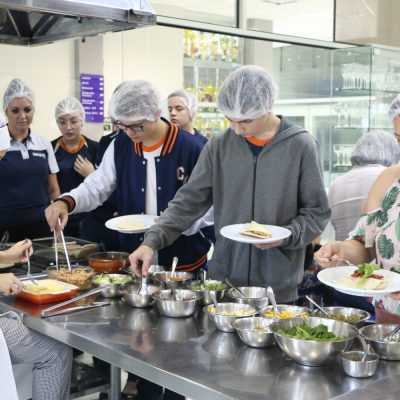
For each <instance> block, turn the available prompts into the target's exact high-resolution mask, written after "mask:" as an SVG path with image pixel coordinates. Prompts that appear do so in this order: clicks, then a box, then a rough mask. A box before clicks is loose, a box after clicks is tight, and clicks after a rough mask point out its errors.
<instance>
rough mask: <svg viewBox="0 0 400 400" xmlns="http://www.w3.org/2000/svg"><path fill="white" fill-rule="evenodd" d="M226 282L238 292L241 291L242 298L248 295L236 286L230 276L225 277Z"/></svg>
mask: <svg viewBox="0 0 400 400" xmlns="http://www.w3.org/2000/svg"><path fill="white" fill-rule="evenodd" d="M225 282H226V283H227V284H228V285H229V286H230V287H231V288H232V289H233V290H234V291H235V292H236V293H239V296H240V297H242V298H245V297H246V296H245V295H244V293H243V292H242V291H241V290H240V289H239V288H238V287H237V286H235V285H234V284H233V283H232V282H231V281H230V280H229V279H228V278H225Z"/></svg>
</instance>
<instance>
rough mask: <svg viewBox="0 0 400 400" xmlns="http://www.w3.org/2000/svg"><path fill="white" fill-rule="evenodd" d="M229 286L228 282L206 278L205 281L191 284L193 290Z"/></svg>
mask: <svg viewBox="0 0 400 400" xmlns="http://www.w3.org/2000/svg"><path fill="white" fill-rule="evenodd" d="M227 287H228V285H227V284H226V283H223V282H221V281H216V280H211V279H209V280H206V281H204V282H195V283H192V284H191V285H190V289H192V290H208V291H210V290H224V289H226V288H227Z"/></svg>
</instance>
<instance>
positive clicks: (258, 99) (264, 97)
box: [217, 65, 278, 119]
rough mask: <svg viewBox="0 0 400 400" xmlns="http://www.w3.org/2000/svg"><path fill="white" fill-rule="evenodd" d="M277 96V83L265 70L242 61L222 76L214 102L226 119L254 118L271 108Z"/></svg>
mask: <svg viewBox="0 0 400 400" xmlns="http://www.w3.org/2000/svg"><path fill="white" fill-rule="evenodd" d="M277 96H278V87H277V86H276V84H275V82H274V80H273V79H272V77H271V76H270V74H269V73H268V71H267V70H265V69H264V68H261V67H257V66H255V65H245V66H243V67H240V68H238V69H236V70H235V71H233V72H231V73H230V74H229V75H228V76H227V77H226V79H225V80H224V82H223V84H222V86H221V88H220V89H219V92H218V95H217V106H218V108H219V111H220V112H221V113H222V114H224V115H225V116H227V117H228V118H230V119H255V118H259V117H261V116H262V115H265V114H267V113H268V112H270V111H271V110H272V106H273V105H274V102H275V99H276V98H277Z"/></svg>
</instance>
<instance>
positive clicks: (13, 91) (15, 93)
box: [3, 79, 35, 112]
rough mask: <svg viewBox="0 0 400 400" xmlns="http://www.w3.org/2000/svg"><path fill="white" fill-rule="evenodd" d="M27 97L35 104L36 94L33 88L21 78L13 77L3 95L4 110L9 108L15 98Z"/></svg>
mask: <svg viewBox="0 0 400 400" xmlns="http://www.w3.org/2000/svg"><path fill="white" fill-rule="evenodd" d="M20 97H25V98H26V99H28V100H29V101H30V102H31V103H32V105H33V106H34V105H35V95H34V93H33V92H32V90H31V89H30V88H29V87H28V86H27V85H25V83H24V82H22V81H21V80H20V79H13V80H12V81H11V82H10V83H9V84H8V86H7V89H6V91H5V92H4V97H3V111H4V112H5V111H6V110H7V107H8V105H9V104H10V102H11V101H13V100H14V99H17V98H20Z"/></svg>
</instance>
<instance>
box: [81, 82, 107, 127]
mask: <svg viewBox="0 0 400 400" xmlns="http://www.w3.org/2000/svg"><path fill="white" fill-rule="evenodd" d="M81 103H82V105H83V108H84V109H85V121H86V122H103V120H104V76H103V75H92V74H81Z"/></svg>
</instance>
